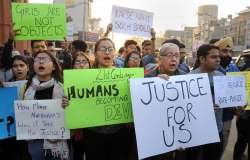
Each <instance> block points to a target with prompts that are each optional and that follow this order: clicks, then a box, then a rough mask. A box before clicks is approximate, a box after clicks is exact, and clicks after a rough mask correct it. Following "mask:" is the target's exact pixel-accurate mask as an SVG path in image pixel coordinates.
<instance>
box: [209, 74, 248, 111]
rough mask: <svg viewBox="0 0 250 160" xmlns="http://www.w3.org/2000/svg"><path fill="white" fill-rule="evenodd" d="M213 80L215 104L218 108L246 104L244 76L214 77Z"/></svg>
mask: <svg viewBox="0 0 250 160" xmlns="http://www.w3.org/2000/svg"><path fill="white" fill-rule="evenodd" d="M213 80H214V97H215V104H217V105H219V107H220V108H227V107H237V106H245V105H246V104H247V96H246V85H245V77H244V76H215V77H213Z"/></svg>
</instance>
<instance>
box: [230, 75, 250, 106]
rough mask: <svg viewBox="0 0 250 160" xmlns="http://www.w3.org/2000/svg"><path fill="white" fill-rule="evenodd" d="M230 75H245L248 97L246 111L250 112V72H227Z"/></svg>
mask: <svg viewBox="0 0 250 160" xmlns="http://www.w3.org/2000/svg"><path fill="white" fill-rule="evenodd" d="M227 74H228V75H232V76H233V75H243V76H244V77H245V86H246V96H247V101H248V105H247V107H246V110H250V104H249V103H250V72H249V71H245V72H227Z"/></svg>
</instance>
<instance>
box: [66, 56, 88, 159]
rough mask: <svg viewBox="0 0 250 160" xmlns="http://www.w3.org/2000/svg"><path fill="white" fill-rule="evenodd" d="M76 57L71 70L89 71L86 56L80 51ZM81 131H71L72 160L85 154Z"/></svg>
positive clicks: (82, 157) (81, 157)
mask: <svg viewBox="0 0 250 160" xmlns="http://www.w3.org/2000/svg"><path fill="white" fill-rule="evenodd" d="M76 55H77V56H76V57H75V58H73V61H72V64H73V66H72V68H73V69H89V68H91V64H90V60H89V58H88V57H87V56H86V54H85V53H84V52H82V51H78V52H76ZM83 134H84V132H83V129H75V130H73V135H72V137H71V143H72V148H73V157H74V160H79V159H84V154H85V143H84V141H85V140H84V139H83Z"/></svg>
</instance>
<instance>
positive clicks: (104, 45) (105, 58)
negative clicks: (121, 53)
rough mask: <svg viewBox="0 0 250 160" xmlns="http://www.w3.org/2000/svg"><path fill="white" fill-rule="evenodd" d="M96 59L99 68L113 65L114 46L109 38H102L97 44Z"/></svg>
mask: <svg viewBox="0 0 250 160" xmlns="http://www.w3.org/2000/svg"><path fill="white" fill-rule="evenodd" d="M95 54H96V59H97V61H98V65H99V67H100V68H110V67H112V66H113V61H114V56H115V48H114V46H113V44H112V43H111V42H110V41H109V40H103V41H101V42H100V44H99V45H98V46H97V52H96V53H95Z"/></svg>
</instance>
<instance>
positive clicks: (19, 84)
mask: <svg viewBox="0 0 250 160" xmlns="http://www.w3.org/2000/svg"><path fill="white" fill-rule="evenodd" d="M26 83H27V80H23V81H15V82H3V85H4V87H17V94H18V99H19V100H21V99H23V94H24V90H25V86H26Z"/></svg>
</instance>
